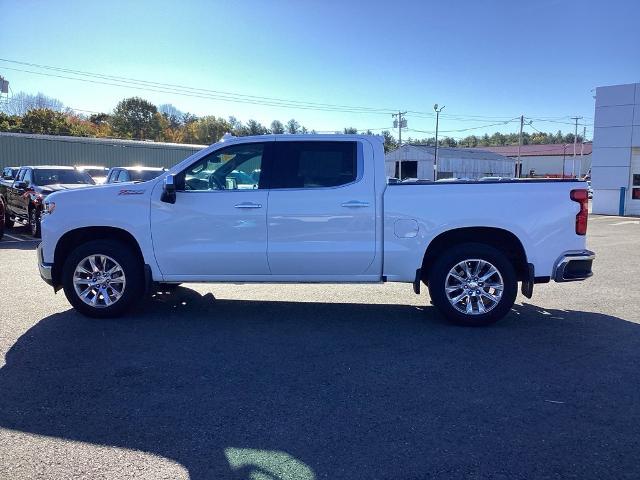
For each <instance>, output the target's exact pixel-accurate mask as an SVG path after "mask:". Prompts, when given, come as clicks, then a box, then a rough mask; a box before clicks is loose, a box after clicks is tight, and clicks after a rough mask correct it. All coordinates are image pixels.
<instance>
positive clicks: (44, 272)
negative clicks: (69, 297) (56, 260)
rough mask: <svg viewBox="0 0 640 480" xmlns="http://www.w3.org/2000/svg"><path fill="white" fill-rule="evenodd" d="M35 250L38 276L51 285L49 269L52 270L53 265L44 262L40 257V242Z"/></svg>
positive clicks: (51, 279)
mask: <svg viewBox="0 0 640 480" xmlns="http://www.w3.org/2000/svg"><path fill="white" fill-rule="evenodd" d="M37 252H38V269H39V270H40V277H41V278H42V280H44V281H45V282H47V283H48V284H49V285H52V286H53V275H52V273H51V271H52V270H53V265H52V264H50V263H45V262H44V260H43V258H42V243H40V244H39V245H38V250H37Z"/></svg>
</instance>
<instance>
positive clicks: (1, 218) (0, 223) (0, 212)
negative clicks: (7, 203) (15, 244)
mask: <svg viewBox="0 0 640 480" xmlns="http://www.w3.org/2000/svg"><path fill="white" fill-rule="evenodd" d="M5 214H6V210H5V209H4V202H3V201H2V198H0V239H2V237H4V225H5V220H6V219H5Z"/></svg>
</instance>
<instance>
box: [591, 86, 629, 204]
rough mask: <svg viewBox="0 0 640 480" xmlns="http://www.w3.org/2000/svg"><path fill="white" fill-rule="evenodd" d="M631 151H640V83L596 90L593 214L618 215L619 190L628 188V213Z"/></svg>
mask: <svg viewBox="0 0 640 480" xmlns="http://www.w3.org/2000/svg"><path fill="white" fill-rule="evenodd" d="M632 147H640V83H635V84H627V85H612V86H606V87H598V88H597V89H596V107H595V116H594V134H593V155H592V157H593V158H592V162H591V163H592V165H591V178H592V185H593V189H594V194H593V213H596V214H614V215H616V214H618V212H619V205H620V188H621V187H625V188H626V189H627V193H626V201H625V205H626V208H625V210H626V213H632V212H633V211H635V210H636V208H637V206H636V203H637V202H640V201H638V200H632V199H631V189H630V186H631V155H632Z"/></svg>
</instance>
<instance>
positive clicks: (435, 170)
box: [433, 103, 444, 182]
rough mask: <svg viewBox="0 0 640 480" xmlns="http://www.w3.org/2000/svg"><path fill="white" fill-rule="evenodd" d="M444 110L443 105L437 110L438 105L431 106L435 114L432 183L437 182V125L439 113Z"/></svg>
mask: <svg viewBox="0 0 640 480" xmlns="http://www.w3.org/2000/svg"><path fill="white" fill-rule="evenodd" d="M443 108H444V105H443V106H441V107H440V108H438V104H437V103H436V104H435V105H434V106H433V109H434V110H435V112H436V148H435V151H434V154H433V181H434V182H435V181H436V180H438V123H439V120H440V112H441V111H442V109H443Z"/></svg>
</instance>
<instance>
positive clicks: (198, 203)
mask: <svg viewBox="0 0 640 480" xmlns="http://www.w3.org/2000/svg"><path fill="white" fill-rule="evenodd" d="M384 161H385V159H384V149H383V144H382V141H381V140H380V138H379V137H375V136H359V135H326V136H325V135H266V136H259V137H242V138H235V137H230V136H225V137H223V139H222V141H220V142H218V143H216V144H214V145H212V146H210V147H208V148H206V149H204V150H202V151H200V152H197V153H195V154H193V155H192V156H190V157H189V158H187V159H186V160H184V161H182V162H181V163H179V164H177V165H176V166H174V167H173V168H171V169H169V171H167V172H165V173H163V174H162V175H160V176H159V177H158V178H156V179H153V180H150V181H147V182H140V183H119V184H113V185H103V186H97V187H94V188H91V189H89V190H73V191H65V192H56V193H53V194H51V195H50V196H49V197H48V198H47V199H46V201H45V209H44V215H43V219H42V242H41V244H40V246H39V247H38V264H39V268H40V274H41V276H42V278H43V279H44V280H45V281H46V282H47V283H49V284H50V285H52V286H53V287H54V290H55V291H58V290H59V289H64V292H65V295H66V297H67V299H68V300H69V302H70V303H71V304H72V305H73V306H74V307H75V308H76V309H77V310H78V311H80V312H81V313H83V314H85V315H88V316H92V317H112V316H117V315H120V314H122V313H123V312H125V311H126V310H127V309H129V308H130V307H131V306H132V304H133V303H134V302H136V301H137V300H138V299H140V298H141V297H143V294H144V293H145V291H148V290H150V289H151V288H152V287H154V286H157V284H174V285H175V284H179V283H182V282H233V283H251V282H273V283H283V282H291V283H298V282H304V283H309V282H317V283H379V282H405V283H408V284H411V285H413V289H414V291H415V292H416V293H419V292H420V286H421V284H425V285H426V286H427V287H428V290H429V293H430V297H431V302H432V303H433V304H434V305H435V306H436V307H437V308H438V309H439V310H440V311H441V312H442V313H443V314H444V315H445V316H446V317H448V318H449V319H450V320H452V321H454V322H456V323H460V324H464V325H486V324H489V323H492V322H494V321H496V320H498V319H500V318H501V317H503V316H504V315H506V314H507V313H508V312H509V311H510V309H511V307H512V305H513V303H514V301H515V298H516V294H517V290H518V283H519V282H520V283H521V289H522V293H523V294H524V295H525V296H527V297H529V298H530V297H531V295H532V293H533V287H534V284H536V283H546V282H549V281H550V280H554V281H556V282H567V281H575V280H584V279H586V278H588V277H589V276H591V274H592V272H591V265H592V262H593V259H594V253H593V252H591V251H589V250H587V249H586V248H585V247H586V245H585V234H586V230H587V215H588V213H587V190H586V186H585V184H584V182H578V181H573V180H545V181H540V180H529V181H527V180H515V181H498V182H491V181H477V182H474V181H464V182H463V181H461V182H442V183H438V182H425V181H417V182H414V183H397V184H387V181H386V176H385V165H384ZM154 284H156V285H154Z"/></svg>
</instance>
